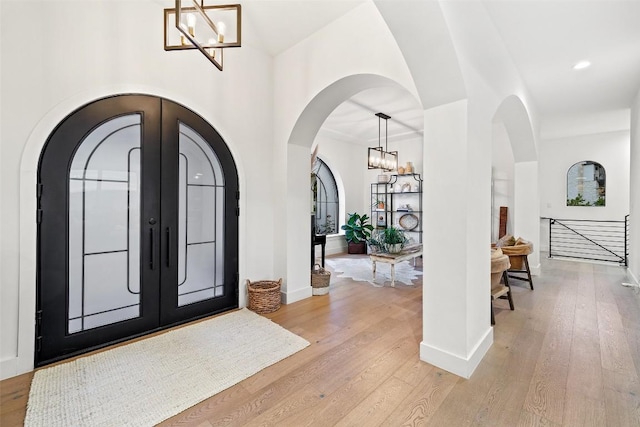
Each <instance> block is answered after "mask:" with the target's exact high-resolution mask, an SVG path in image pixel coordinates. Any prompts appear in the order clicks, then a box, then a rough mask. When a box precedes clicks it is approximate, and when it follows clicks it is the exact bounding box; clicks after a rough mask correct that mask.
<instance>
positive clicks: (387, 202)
mask: <svg viewBox="0 0 640 427" xmlns="http://www.w3.org/2000/svg"><path fill="white" fill-rule="evenodd" d="M388 176H389V181H388V182H374V183H371V223H372V225H373V226H374V227H375V228H378V229H382V228H387V227H390V226H395V227H397V228H399V229H401V230H404V231H405V233H406V235H407V237H409V238H411V239H412V240H413V241H415V242H416V243H422V230H423V226H422V177H421V176H420V174H418V173H409V174H403V175H398V174H396V175H388ZM407 205H409V207H408V208H407ZM405 215H412V216H414V217H416V218H417V219H418V221H417V224H416V226H415V227H411V223H414V222H415V219H414V218H412V217H406V218H404V219H403V217H404V216H405ZM401 224H405V226H406V225H407V224H408V225H409V226H408V227H406V228H405V227H403V226H402V225H401Z"/></svg>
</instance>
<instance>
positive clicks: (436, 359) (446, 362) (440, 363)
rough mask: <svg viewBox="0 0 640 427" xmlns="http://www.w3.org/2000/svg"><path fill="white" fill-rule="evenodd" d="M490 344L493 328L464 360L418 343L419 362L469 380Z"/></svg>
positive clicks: (491, 342)
mask: <svg viewBox="0 0 640 427" xmlns="http://www.w3.org/2000/svg"><path fill="white" fill-rule="evenodd" d="M492 344H493V328H491V327H489V329H487V332H486V333H485V334H484V336H483V337H482V338H481V339H480V341H478V344H476V346H475V348H474V349H473V350H472V351H471V352H470V354H469V355H468V356H467V357H466V358H463V357H460V356H458V355H456V354H452V353H449V352H447V351H445V350H442V349H439V348H436V347H433V346H430V345H429V344H427V343H425V342H424V341H423V342H421V343H420V360H422V361H423V362H427V363H430V364H432V365H434V366H437V367H438V368H441V369H444V370H445V371H449V372H451V373H452V374H455V375H458V376H459V377H462V378H466V379H469V378H471V374H473V371H475V369H476V368H477V367H478V365H479V364H480V362H481V361H482V358H483V357H484V355H485V354H486V353H487V351H488V350H489V348H490V347H491V345H492Z"/></svg>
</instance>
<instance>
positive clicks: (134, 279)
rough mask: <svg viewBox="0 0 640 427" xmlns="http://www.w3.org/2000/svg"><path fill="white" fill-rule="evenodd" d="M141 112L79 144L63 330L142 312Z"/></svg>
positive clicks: (73, 165) (110, 123) (73, 182)
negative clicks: (66, 307) (64, 325)
mask: <svg viewBox="0 0 640 427" xmlns="http://www.w3.org/2000/svg"><path fill="white" fill-rule="evenodd" d="M141 132H142V119H141V115H140V114H129V115H125V116H120V117H117V118H114V119H111V120H109V121H107V122H105V123H103V124H101V125H100V126H98V127H97V128H95V129H94V130H93V131H92V132H91V133H90V134H89V135H88V136H87V137H86V138H85V139H84V140H83V141H82V143H81V144H80V146H79V147H78V149H77V151H76V152H75V154H74V156H73V160H72V162H71V170H70V172H69V224H68V226H69V246H68V260H69V278H68V281H69V288H68V292H67V298H68V307H69V308H68V323H67V332H68V333H69V334H73V333H77V332H81V331H85V330H87V329H91V328H96V327H99V326H104V325H108V324H111V323H115V322H120V321H122V320H127V319H133V318H136V317H139V316H140V194H141V188H140V170H141V167H140V163H141V159H140V152H141V143H142V135H141Z"/></svg>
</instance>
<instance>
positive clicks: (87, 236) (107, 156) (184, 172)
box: [35, 95, 239, 366]
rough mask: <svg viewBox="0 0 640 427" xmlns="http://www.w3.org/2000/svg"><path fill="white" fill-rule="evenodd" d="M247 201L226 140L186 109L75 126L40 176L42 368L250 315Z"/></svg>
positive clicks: (88, 109) (77, 119) (45, 157)
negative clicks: (245, 279)
mask: <svg viewBox="0 0 640 427" xmlns="http://www.w3.org/2000/svg"><path fill="white" fill-rule="evenodd" d="M238 198H239V193H238V177H237V170H236V167H235V163H234V161H233V158H232V156H231V153H230V151H229V149H228V147H227V146H226V144H225V143H224V141H223V139H222V138H221V137H220V135H219V134H218V133H217V132H216V131H215V129H213V128H212V127H211V126H210V125H209V124H208V123H207V122H206V121H205V120H204V119H202V118H201V117H200V116H198V115H197V114H195V113H193V112H192V111H190V110H188V109H187V108H185V107H183V106H181V105H179V104H176V103H174V102H171V101H169V100H166V99H162V98H158V97H153V96H147V95H121V96H113V97H110V98H105V99H101V100H98V101H95V102H92V103H90V104H87V105H85V106H83V107H81V108H80V109H78V110H76V111H75V112H73V113H72V114H71V115H69V116H68V117H67V118H66V119H64V120H63V121H62V122H61V123H60V124H59V125H58V127H57V128H56V129H55V130H54V131H53V133H52V134H51V135H50V137H49V139H48V141H47V143H46V145H45V148H44V149H43V152H42V155H41V158H40V166H39V171H38V276H37V305H38V306H37V311H36V317H37V318H36V323H37V328H36V355H35V361H36V366H41V365H43V364H47V363H50V362H53V361H56V360H60V359H64V358H66V357H69V356H72V355H76V354H80V353H83V352H86V351H89V350H92V349H95V348H99V347H102V346H105V345H107V344H111V343H114V342H118V341H122V340H125V339H128V338H132V337H135V336H139V335H143V334H145V333H149V332H151V331H155V330H158V329H162V328H166V327H168V326H171V325H175V324H178V323H182V322H186V321H188V320H192V319H196V318H199V317H203V316H207V315H210V314H214V313H218V312H222V311H226V310H230V309H233V308H236V307H238V276H237V272H238V216H237V212H238V210H237V203H238Z"/></svg>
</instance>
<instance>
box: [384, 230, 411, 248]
mask: <svg viewBox="0 0 640 427" xmlns="http://www.w3.org/2000/svg"><path fill="white" fill-rule="evenodd" d="M382 238H383V242H384V243H386V244H387V245H397V244H400V243H401V244H403V245H404V244H405V243H406V242H407V236H405V234H404V231H402V230H400V229H399V228H396V227H389V228H385V229H384V232H383V236H382Z"/></svg>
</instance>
